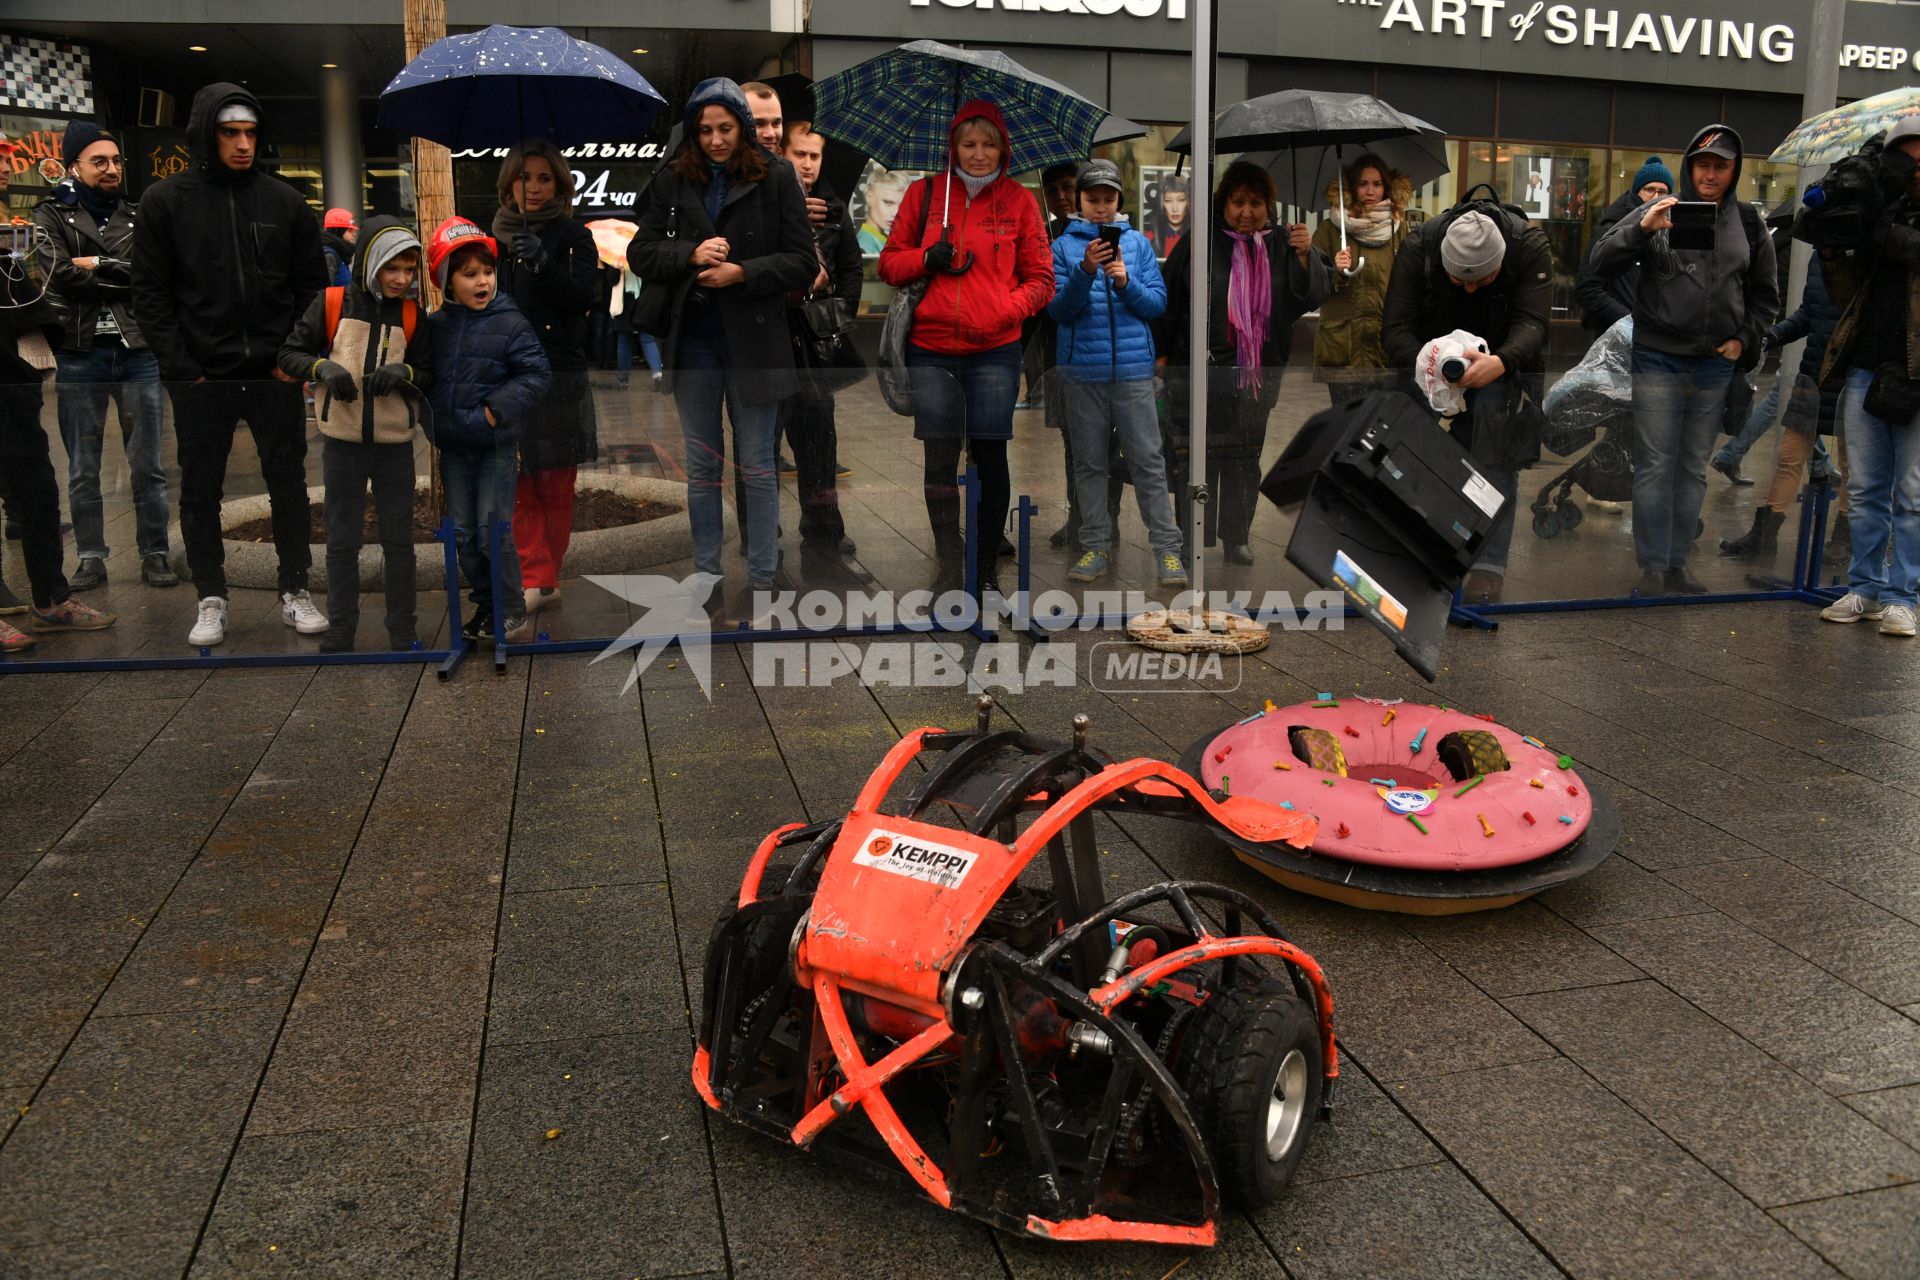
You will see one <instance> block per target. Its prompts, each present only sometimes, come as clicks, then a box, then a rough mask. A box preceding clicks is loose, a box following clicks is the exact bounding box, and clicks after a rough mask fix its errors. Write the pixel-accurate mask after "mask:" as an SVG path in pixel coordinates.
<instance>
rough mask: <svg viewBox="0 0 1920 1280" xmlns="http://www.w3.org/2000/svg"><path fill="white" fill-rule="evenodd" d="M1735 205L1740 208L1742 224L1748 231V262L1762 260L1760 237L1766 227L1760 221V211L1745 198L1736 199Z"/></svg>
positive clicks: (1749, 263) (1752, 262)
mask: <svg viewBox="0 0 1920 1280" xmlns="http://www.w3.org/2000/svg"><path fill="white" fill-rule="evenodd" d="M1734 205H1735V206H1736V207H1737V208H1738V209H1739V210H1740V226H1741V228H1742V229H1743V230H1745V231H1746V233H1747V264H1748V265H1749V266H1751V265H1753V264H1754V263H1756V262H1758V261H1760V237H1761V236H1763V235H1765V234H1766V227H1765V226H1764V225H1763V224H1762V223H1761V221H1760V211H1759V210H1758V209H1756V208H1754V207H1753V206H1752V205H1750V204H1748V203H1747V202H1746V201H1745V200H1736V201H1734Z"/></svg>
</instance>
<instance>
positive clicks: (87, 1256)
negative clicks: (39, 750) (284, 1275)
mask: <svg viewBox="0 0 1920 1280" xmlns="http://www.w3.org/2000/svg"><path fill="white" fill-rule="evenodd" d="M36 678H44V677H36ZM197 1231H198V1228H197V1227H196V1228H194V1229H192V1230H182V1231H162V1232H156V1233H153V1234H150V1235H130V1236H94V1237H90V1238H87V1239H81V1240H63V1241H61V1242H60V1243H58V1244H42V1245H28V1244H23V1243H19V1242H12V1241H8V1240H5V1239H0V1275H3V1276H5V1277H7V1280H180V1275H181V1273H182V1272H183V1271H185V1270H186V1266H187V1260H188V1259H189V1258H191V1257H192V1256H193V1242H194V1239H195V1238H196V1235H197Z"/></svg>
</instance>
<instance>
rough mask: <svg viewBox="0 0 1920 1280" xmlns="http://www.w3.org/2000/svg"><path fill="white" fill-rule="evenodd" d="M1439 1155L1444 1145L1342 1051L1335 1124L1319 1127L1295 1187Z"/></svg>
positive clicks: (1416, 1162) (1403, 1165)
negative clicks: (1432, 1138)
mask: <svg viewBox="0 0 1920 1280" xmlns="http://www.w3.org/2000/svg"><path fill="white" fill-rule="evenodd" d="M1440 1158H1441V1152H1440V1149H1439V1148H1438V1147H1436V1146H1434V1145H1433V1143H1432V1142H1430V1141H1428V1140H1427V1137H1426V1135H1425V1134H1423V1133H1421V1132H1420V1129H1419V1126H1417V1125H1416V1124H1414V1123H1413V1121H1412V1120H1409V1119H1408V1118H1407V1116H1406V1113H1405V1112H1403V1111H1401V1110H1400V1108H1398V1107H1396V1106H1394V1105H1393V1103H1392V1102H1391V1101H1389V1100H1388V1098H1387V1096H1386V1095H1385V1094H1384V1093H1382V1092H1381V1091H1380V1087H1379V1086H1378V1085H1376V1084H1374V1083H1373V1081H1372V1080H1370V1079H1369V1078H1368V1077H1367V1074H1366V1072H1365V1071H1364V1070H1363V1069H1362V1068H1361V1067H1360V1066H1359V1064H1358V1063H1356V1062H1355V1061H1354V1059H1353V1056H1352V1055H1351V1054H1349V1053H1344V1052H1343V1053H1342V1055H1341V1064H1340V1086H1339V1090H1338V1096H1337V1097H1336V1099H1335V1102H1334V1116H1333V1122H1332V1123H1330V1124H1321V1125H1319V1126H1317V1127H1316V1128H1315V1130H1314V1134H1313V1140H1312V1142H1311V1143H1309V1144H1308V1146H1307V1153H1306V1155H1305V1156H1304V1157H1303V1158H1302V1159H1301V1161H1300V1166H1299V1168H1297V1169H1296V1170H1294V1174H1293V1184H1292V1185H1294V1186H1304V1185H1306V1184H1307V1183H1310V1182H1327V1181H1331V1180H1333V1179H1336V1178H1352V1177H1357V1176H1359V1175H1361V1174H1368V1173H1381V1172H1384V1171H1386V1170H1389V1169H1406V1168H1411V1167H1413V1166H1415V1165H1422V1164H1431V1163H1433V1162H1434V1161H1436V1160H1438V1159H1440Z"/></svg>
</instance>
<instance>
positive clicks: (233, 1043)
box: [0, 1006, 279, 1245]
mask: <svg viewBox="0 0 1920 1280" xmlns="http://www.w3.org/2000/svg"><path fill="white" fill-rule="evenodd" d="M278 1024H279V1011H278V1010H276V1009H268V1008H263V1007H258V1006H256V1007H253V1008H244V1009H222V1010H198V1011H194V1012H190V1013H177V1014H167V1015H160V1016H149V1017H134V1018H95V1019H93V1020H91V1021H89V1022H88V1023H87V1025H86V1027H85V1028H84V1029H83V1030H82V1031H81V1033H80V1034H79V1035H78V1036H77V1037H76V1038H75V1040H74V1042H73V1044H72V1046H71V1047H69V1048H68V1050H67V1051H66V1053H65V1054H64V1055H63V1056H62V1058H61V1060H60V1065H59V1068H58V1069H57V1070H56V1071H55V1072H54V1073H53V1075H52V1076H51V1077H50V1078H49V1079H48V1080H47V1082H46V1084H45V1085H44V1086H42V1088H41V1090H40V1093H39V1095H38V1097H37V1100H36V1102H35V1104H34V1107H33V1109H32V1110H31V1111H29V1112H28V1113H27V1114H26V1115H25V1116H24V1117H22V1118H21V1120H20V1123H19V1124H18V1125H17V1126H16V1127H15V1129H14V1131H13V1134H12V1136H11V1137H9V1138H8V1139H7V1142H6V1145H5V1146H4V1147H0V1240H11V1241H15V1242H17V1243H19V1244H23V1245H24V1244H58V1243H62V1242H67V1241H75V1240H89V1239H95V1238H99V1237H106V1236H131V1235H155V1234H167V1233H171V1232H176V1231H182V1230H189V1229H192V1230H197V1229H198V1227H199V1225H200V1223H201V1222H202V1220H203V1219H204V1218H205V1215H206V1208H207V1205H208V1204H209V1203H210V1202H211V1201H212V1198H213V1194H214V1191H215V1189H216V1187H217V1186H218V1185H219V1181H220V1175H221V1171H222V1169H224V1168H225V1166H226V1162H227V1157H228V1154H229V1153H230V1152H231V1151H232V1149H233V1145H234V1143H235V1142H236V1141H238V1139H239V1136H240V1125H241V1122H242V1119H243V1118H244V1117H245V1115H246V1112H247V1105H248V1103H249V1102H250V1101H251V1100H252V1097H253V1093H254V1088H255V1085H256V1084H257V1083H258V1081H259V1079H260V1072H261V1070H262V1069H263V1068H264V1067H265V1066H266V1059H267V1053H268V1051H269V1049H270V1048H271V1047H272V1044H273V1033H274V1029H275V1027H277V1026H278Z"/></svg>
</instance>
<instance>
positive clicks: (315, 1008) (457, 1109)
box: [247, 939, 493, 1137]
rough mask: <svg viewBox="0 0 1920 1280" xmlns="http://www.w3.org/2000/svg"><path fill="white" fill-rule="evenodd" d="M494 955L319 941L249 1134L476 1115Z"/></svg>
mask: <svg viewBox="0 0 1920 1280" xmlns="http://www.w3.org/2000/svg"><path fill="white" fill-rule="evenodd" d="M492 950H493V948H492V945H491V943H490V942H488V941H480V942H427V943H409V944H403V945H396V946H376V945H368V944H365V943H356V942H353V941H351V940H345V941H329V940H325V939H323V940H322V941H321V942H319V943H317V944H316V945H315V947H314V952H313V959H312V961H311V962H310V963H309V964H308V966H307V972H306V976H305V978H303V979H302V980H301V983H300V989H299V991H298V992H297V993H296V994H295V996H294V998H293V1007H292V1009H291V1011H290V1012H288V1013H287V1014H286V1025H285V1028H284V1029H283V1030H282V1031H281V1033H280V1041H279V1044H278V1046H277V1047H276V1048H275V1050H274V1054H273V1062H272V1064H271V1065H270V1066H269V1067H268V1069H267V1074H266V1078H265V1080H264V1081H262V1083H261V1086H260V1097H259V1099H258V1101H257V1102H256V1103H255V1104H254V1108H253V1115H252V1117H251V1118H250V1119H249V1121H248V1123H247V1135H248V1136H249V1137H256V1136H261V1135H266V1134H287V1133H303V1132H307V1131H310V1130H323V1129H357V1128H369V1127H377V1126H392V1125H409V1124H426V1123H431V1122H435V1121H442V1120H455V1119H461V1118H464V1117H469V1116H471V1115H472V1112H473V1081H474V1066H473V1064H474V1058H475V1055H476V1054H477V1053H478V1052H479V1048H480V1036H481V1031H482V1025H483V1023H484V1021H485V1018H486V999H487V968H488V962H489V960H490V959H491V956H492ZM276 1012H277V1010H276Z"/></svg>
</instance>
